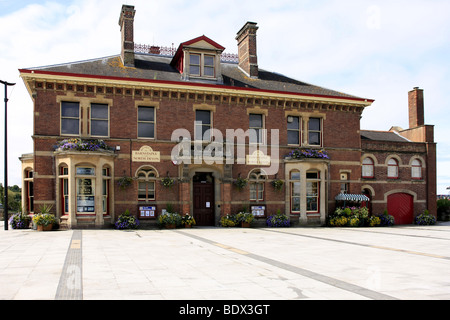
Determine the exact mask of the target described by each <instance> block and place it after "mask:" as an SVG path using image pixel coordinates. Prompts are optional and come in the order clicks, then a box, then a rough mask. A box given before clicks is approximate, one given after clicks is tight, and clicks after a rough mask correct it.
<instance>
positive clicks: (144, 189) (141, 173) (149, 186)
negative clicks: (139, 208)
mask: <svg viewBox="0 0 450 320" xmlns="http://www.w3.org/2000/svg"><path fill="white" fill-rule="evenodd" d="M136 176H137V178H138V201H154V200H155V199H156V178H157V177H158V171H156V169H155V168H153V167H150V166H148V167H142V168H140V169H139V170H138V172H137V173H136Z"/></svg>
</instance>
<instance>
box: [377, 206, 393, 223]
mask: <svg viewBox="0 0 450 320" xmlns="http://www.w3.org/2000/svg"><path fill="white" fill-rule="evenodd" d="M378 218H380V225H381V226H383V227H390V226H393V225H394V223H395V219H394V217H393V216H391V215H390V214H388V211H387V210H384V212H383V214H382V215H379V216H378Z"/></svg>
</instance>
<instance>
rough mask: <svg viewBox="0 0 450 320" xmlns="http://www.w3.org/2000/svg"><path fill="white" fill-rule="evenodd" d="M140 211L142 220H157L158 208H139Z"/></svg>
mask: <svg viewBox="0 0 450 320" xmlns="http://www.w3.org/2000/svg"><path fill="white" fill-rule="evenodd" d="M138 211H139V218H140V219H155V218H156V206H139V209H138Z"/></svg>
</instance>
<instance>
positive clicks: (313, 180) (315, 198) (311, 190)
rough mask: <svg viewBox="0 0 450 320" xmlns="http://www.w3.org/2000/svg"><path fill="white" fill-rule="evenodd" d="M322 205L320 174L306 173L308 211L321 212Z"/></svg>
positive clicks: (314, 172)
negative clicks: (320, 204)
mask: <svg viewBox="0 0 450 320" xmlns="http://www.w3.org/2000/svg"><path fill="white" fill-rule="evenodd" d="M319 203H320V173H319V172H318V171H308V172H306V211H307V212H319Z"/></svg>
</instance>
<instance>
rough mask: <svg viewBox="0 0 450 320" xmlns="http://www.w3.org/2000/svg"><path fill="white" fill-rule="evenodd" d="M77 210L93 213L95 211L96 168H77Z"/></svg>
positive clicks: (83, 212)
mask: <svg viewBox="0 0 450 320" xmlns="http://www.w3.org/2000/svg"><path fill="white" fill-rule="evenodd" d="M76 175H77V177H76V188H77V212H78V213H82V214H91V213H94V212H95V178H94V177H95V169H94V168H89V167H77V168H76Z"/></svg>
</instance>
